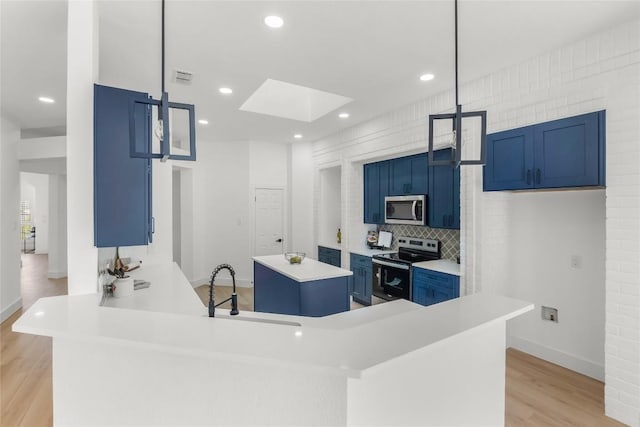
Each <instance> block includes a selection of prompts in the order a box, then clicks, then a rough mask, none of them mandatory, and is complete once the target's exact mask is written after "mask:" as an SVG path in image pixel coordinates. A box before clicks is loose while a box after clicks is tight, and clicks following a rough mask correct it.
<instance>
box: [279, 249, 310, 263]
mask: <svg viewBox="0 0 640 427" xmlns="http://www.w3.org/2000/svg"><path fill="white" fill-rule="evenodd" d="M306 256H307V254H305V253H304V252H285V254H284V258H285V259H286V260H287V261H289V264H300V263H301V262H302V260H303V259H304V258H305V257H306Z"/></svg>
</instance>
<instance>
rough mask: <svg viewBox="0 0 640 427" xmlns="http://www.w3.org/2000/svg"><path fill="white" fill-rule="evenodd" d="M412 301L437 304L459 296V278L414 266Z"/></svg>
mask: <svg viewBox="0 0 640 427" xmlns="http://www.w3.org/2000/svg"><path fill="white" fill-rule="evenodd" d="M411 280H412V282H411V287H412V292H413V293H412V299H411V300H412V301H413V302H415V303H418V304H422V305H431V304H437V303H439V302H443V301H447V300H450V299H453V298H458V297H459V296H460V278H459V277H458V276H454V275H452V274H446V273H441V272H439V271H432V270H427V269H423V268H414V269H413V276H412V279H411Z"/></svg>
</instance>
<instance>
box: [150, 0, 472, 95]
mask: <svg viewBox="0 0 640 427" xmlns="http://www.w3.org/2000/svg"><path fill="white" fill-rule="evenodd" d="M162 1H163V2H164V0H162ZM454 16H455V31H456V36H455V44H456V49H455V52H456V106H458V105H460V101H459V100H458V0H454Z"/></svg>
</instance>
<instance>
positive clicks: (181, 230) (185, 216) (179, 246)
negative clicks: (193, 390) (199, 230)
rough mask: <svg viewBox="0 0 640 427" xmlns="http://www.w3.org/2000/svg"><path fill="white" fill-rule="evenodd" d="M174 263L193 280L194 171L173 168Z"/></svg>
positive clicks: (172, 220)
mask: <svg viewBox="0 0 640 427" xmlns="http://www.w3.org/2000/svg"><path fill="white" fill-rule="evenodd" d="M171 187H172V188H171V190H172V191H171V211H172V212H171V213H172V215H171V218H172V219H171V222H172V231H173V233H172V235H173V236H172V239H173V243H172V245H173V247H172V254H173V261H174V262H175V263H176V264H178V266H179V267H180V269H181V270H182V272H183V273H184V274H185V276H187V278H188V279H189V280H192V279H193V171H192V169H190V168H185V167H177V166H173V168H172V173H171Z"/></svg>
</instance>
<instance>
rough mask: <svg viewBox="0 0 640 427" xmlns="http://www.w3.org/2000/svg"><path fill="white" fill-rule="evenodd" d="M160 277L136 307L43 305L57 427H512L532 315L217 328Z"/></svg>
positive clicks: (368, 313)
mask: <svg viewBox="0 0 640 427" xmlns="http://www.w3.org/2000/svg"><path fill="white" fill-rule="evenodd" d="M146 268H149V270H148V271H145V270H142V271H140V272H137V274H139V275H140V277H143V278H145V279H146V280H149V281H150V282H151V288H150V289H148V290H141V291H135V292H140V294H135V293H134V294H135V295H134V296H135V299H138V301H137V302H136V303H131V304H129V303H127V304H125V301H124V300H125V298H121V299H119V300H120V301H113V303H114V304H115V306H113V307H101V306H98V304H97V303H98V300H99V298H98V297H97V295H95V294H94V295H78V296H62V297H52V298H43V299H40V300H39V301H38V302H36V303H35V304H34V305H33V306H32V307H31V308H29V309H28V310H27V311H26V312H25V313H24V314H23V315H22V317H21V318H20V319H18V320H17V321H16V322H15V323H14V325H13V330H14V331H16V332H23V333H29V334H35V335H44V336H50V337H52V338H53V364H52V367H53V406H54V411H53V416H54V420H53V421H54V425H56V426H67V425H147V426H152V425H210V426H300V425H306V426H320V425H323V426H325V425H331V426H363V425H367V426H383V425H385V426H403V425H420V426H428V425H503V424H504V398H505V394H504V393H505V390H504V382H505V325H506V322H507V320H508V319H511V318H513V317H516V316H519V315H520V314H523V313H525V312H527V311H529V310H531V309H532V308H533V305H532V304H530V303H527V302H524V301H519V300H515V299H512V298H507V297H501V296H495V295H484V294H474V295H470V296H465V297H461V298H457V299H455V300H451V301H447V302H444V303H441V304H436V305H433V306H430V307H422V306H420V305H417V304H414V303H411V302H409V301H405V300H398V301H393V302H388V303H385V304H379V305H375V306H371V307H366V308H362V309H358V310H353V311H349V312H345V313H339V314H335V315H332V316H326V317H316V318H312V317H301V316H285V315H275V314H268V313H247V312H241V313H240V314H239V315H238V316H233V317H230V316H229V315H228V310H217V311H216V316H217V317H215V318H209V317H207V316H206V312H207V310H206V307H205V306H204V305H203V304H202V303H201V302H199V301H197V300H196V298H190V297H189V295H190V293H192V292H193V288H192V287H191V284H190V283H189V282H188V281H187V279H186V278H185V277H184V275H182V274H181V273H180V270H179V268H178V267H177V266H176V265H175V264H172V266H170V267H166V266H165V267H162V268H155V267H154V268H152V267H151V266H147V267H145V269H146ZM153 288H155V289H156V290H155V293H154V292H151V289H153ZM161 289H162V291H161ZM171 294H174V295H177V296H179V301H180V304H179V305H180V306H179V307H176V308H175V310H172V309H171V308H168V307H167V305H166V301H167V300H166V297H167V296H168V295H171ZM145 295H146V297H147V298H148V300H147V301H146V302H144V301H143V296H145ZM134 296H132V297H134ZM132 297H127V298H132ZM132 301H133V300H132ZM117 306H120V307H125V306H127V307H132V308H116V307H117ZM133 307H138V308H133ZM381 402H382V403H384V404H381Z"/></svg>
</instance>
